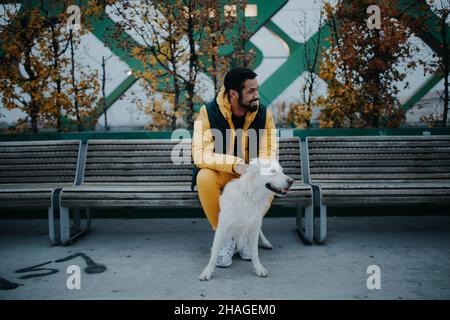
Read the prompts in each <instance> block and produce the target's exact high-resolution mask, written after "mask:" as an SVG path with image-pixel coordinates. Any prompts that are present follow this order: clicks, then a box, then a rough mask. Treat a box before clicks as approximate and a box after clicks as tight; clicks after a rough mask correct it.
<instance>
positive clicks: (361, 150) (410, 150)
mask: <svg viewBox="0 0 450 320" xmlns="http://www.w3.org/2000/svg"><path fill="white" fill-rule="evenodd" d="M329 153H331V154H360V153H363V154H371V153H376V154H381V153H382V154H387V153H394V154H416V153H418V154H422V153H425V154H427V153H433V154H436V153H444V154H447V155H448V156H450V147H447V148H414V147H409V148H408V147H404V148H397V147H385V148H368V147H361V148H346V147H343V146H340V147H337V148H310V149H309V154H310V155H315V154H329Z"/></svg>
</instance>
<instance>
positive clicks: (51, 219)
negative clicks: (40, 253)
mask: <svg viewBox="0 0 450 320" xmlns="http://www.w3.org/2000/svg"><path fill="white" fill-rule="evenodd" d="M55 230H57V228H56V227H55V216H54V211H53V206H51V207H50V208H48V237H49V238H50V242H51V243H52V244H57V243H58V242H59V237H57V235H56V234H55Z"/></svg>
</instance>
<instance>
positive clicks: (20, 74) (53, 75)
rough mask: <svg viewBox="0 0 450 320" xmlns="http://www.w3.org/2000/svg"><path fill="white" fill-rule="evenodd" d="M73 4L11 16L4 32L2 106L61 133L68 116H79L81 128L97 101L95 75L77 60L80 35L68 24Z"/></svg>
mask: <svg viewBox="0 0 450 320" xmlns="http://www.w3.org/2000/svg"><path fill="white" fill-rule="evenodd" d="M69 5H71V2H70V1H59V2H58V3H57V4H53V3H50V2H48V1H40V2H39V3H38V5H37V6H35V7H26V8H25V9H24V10H20V11H17V10H16V12H12V11H11V10H9V11H8V10H7V11H6V12H7V14H8V17H9V18H8V23H7V25H6V26H5V27H4V30H2V32H1V34H0V38H1V42H2V43H3V50H4V54H3V56H2V63H1V66H0V73H1V75H2V79H3V80H2V83H1V85H0V92H1V94H2V102H3V105H4V106H5V107H6V108H7V109H9V110H12V109H16V108H17V109H20V110H22V111H23V112H25V113H26V114H27V115H28V117H27V118H30V120H31V130H32V131H33V132H37V131H38V128H39V127H44V128H56V130H57V131H62V130H63V126H62V121H63V118H65V117H67V118H68V119H69V120H70V119H71V118H76V119H77V120H76V121H75V122H77V126H78V129H79V130H80V129H81V127H80V126H81V123H82V121H83V120H82V117H83V116H84V115H85V113H86V109H91V108H92V107H93V105H94V103H95V102H96V94H97V93H96V87H98V84H97V82H96V79H95V78H96V74H95V73H92V72H90V71H89V72H87V73H86V72H85V71H84V70H83V69H82V68H81V67H80V65H79V64H77V65H76V62H75V47H76V46H78V45H79V43H80V36H81V33H82V32H83V31H81V30H79V32H80V33H76V34H75V33H73V32H72V29H71V28H70V27H69V26H68V14H67V13H66V9H67V8H68V7H69Z"/></svg>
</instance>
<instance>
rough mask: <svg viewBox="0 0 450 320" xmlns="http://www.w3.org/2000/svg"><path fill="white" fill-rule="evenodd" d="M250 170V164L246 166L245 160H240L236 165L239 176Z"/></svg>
mask: <svg viewBox="0 0 450 320" xmlns="http://www.w3.org/2000/svg"><path fill="white" fill-rule="evenodd" d="M247 169H248V164H246V163H245V162H244V161H243V160H240V161H239V162H238V163H237V164H236V169H235V170H234V171H235V172H236V173H237V174H239V175H243V174H244V173H245V172H246V171H247Z"/></svg>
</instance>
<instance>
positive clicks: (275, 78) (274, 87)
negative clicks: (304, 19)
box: [260, 25, 330, 105]
mask: <svg viewBox="0 0 450 320" xmlns="http://www.w3.org/2000/svg"><path fill="white" fill-rule="evenodd" d="M329 35H330V31H329V28H328V26H327V25H325V26H324V27H323V28H322V37H321V42H320V46H321V47H322V50H324V49H326V48H328V46H329V44H328V43H327V42H326V41H325V40H324V39H325V38H326V37H328V36H329ZM318 36H319V33H318V32H316V33H315V34H314V35H313V36H312V37H310V38H309V39H308V41H307V42H306V43H305V44H299V45H298V46H297V48H296V49H295V50H294V51H293V52H291V55H290V56H289V58H288V59H287V60H286V61H285V62H284V63H283V64H282V65H281V66H280V67H279V68H278V69H277V70H276V71H275V72H274V73H273V74H272V75H271V76H270V77H269V78H268V79H267V80H266V81H264V83H263V84H262V85H261V89H260V92H261V102H262V103H263V104H265V105H269V104H271V103H272V102H273V101H274V100H275V99H276V98H277V97H278V96H279V95H280V94H281V93H282V92H283V91H284V90H285V89H286V88H287V87H288V86H289V85H290V84H292V82H294V81H295V80H296V79H297V78H298V77H299V76H300V75H301V74H302V73H303V72H305V71H306V65H305V64H304V61H303V59H302V58H301V57H303V55H304V50H308V48H310V47H312V46H314V43H315V42H316V41H317V37H318Z"/></svg>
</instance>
